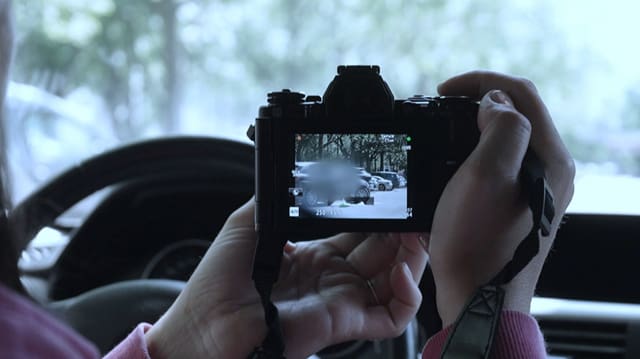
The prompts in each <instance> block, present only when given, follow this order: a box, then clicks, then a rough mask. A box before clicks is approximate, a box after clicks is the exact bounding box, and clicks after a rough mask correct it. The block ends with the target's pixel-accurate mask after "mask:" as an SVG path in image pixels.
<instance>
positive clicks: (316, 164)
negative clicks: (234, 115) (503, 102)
mask: <svg viewBox="0 0 640 359" xmlns="http://www.w3.org/2000/svg"><path fill="white" fill-rule="evenodd" d="M477 113H478V102H477V101H476V100H474V99H471V98H467V97H426V96H414V97H411V98H408V99H394V97H393V94H392V92H391V90H390V89H389V86H388V85H387V84H386V82H385V81H384V80H383V79H382V77H381V76H380V68H379V67H378V66H339V67H338V74H337V75H336V76H335V78H334V79H333V81H332V82H331V83H330V84H329V86H328V87H327V90H326V91H325V93H324V96H323V97H322V98H321V97H320V96H305V95H304V94H302V93H299V92H292V91H289V90H283V91H279V92H272V93H270V94H269V95H268V105H266V106H262V107H261V108H260V112H259V116H258V118H257V119H256V121H255V127H252V132H253V133H252V135H250V137H252V139H254V142H255V151H256V192H255V196H256V197H255V200H256V230H257V232H258V236H259V237H258V238H259V243H258V248H257V252H256V258H255V264H256V265H258V266H260V265H261V263H262V264H263V265H264V266H268V267H272V266H276V267H275V269H276V270H275V272H276V273H277V268H279V263H280V260H279V258H280V257H281V255H282V247H283V245H284V243H285V242H286V240H291V239H292V238H295V237H296V236H303V237H304V236H306V237H309V236H311V237H313V236H314V235H318V234H321V233H327V231H331V232H414V231H428V230H429V229H430V227H431V222H432V220H433V214H434V212H435V208H436V205H437V203H438V200H439V198H440V195H441V194H442V191H443V189H444V187H445V185H446V184H447V182H448V181H449V179H450V178H451V176H453V174H454V173H455V171H456V170H457V169H458V167H459V166H460V165H461V164H462V162H463V161H464V160H465V159H466V158H467V156H468V155H469V154H470V153H471V151H472V150H473V149H474V148H475V146H476V144H477V143H478V139H479V136H480V133H479V130H478V126H477ZM375 174H378V175H379V176H377V177H376V176H374V175H375ZM383 176H386V177H388V176H391V177H393V178H391V180H393V179H395V180H393V181H391V182H393V184H395V186H393V188H391V189H390V190H388V191H380V190H376V189H379V188H386V187H384V186H380V183H383V182H384V181H383V180H384V178H382V177H383ZM374 177H375V179H374V180H372V178H374ZM381 178H382V179H381ZM402 179H404V183H405V186H403V187H398V186H399V185H401V183H403V181H402ZM387 180H388V181H389V180H390V179H388V178H387ZM372 181H373V183H372ZM363 183H367V184H368V188H367V190H368V191H367V190H365V189H364V185H363ZM384 183H385V186H388V182H384ZM269 257H275V258H278V260H277V263H276V262H274V261H272V260H271V259H269ZM272 269H273V268H272ZM254 271H255V269H254Z"/></svg>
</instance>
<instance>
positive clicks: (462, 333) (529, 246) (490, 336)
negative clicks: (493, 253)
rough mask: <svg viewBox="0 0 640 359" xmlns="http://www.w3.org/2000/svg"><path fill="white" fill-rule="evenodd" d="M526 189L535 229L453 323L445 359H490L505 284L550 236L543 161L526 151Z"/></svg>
mask: <svg viewBox="0 0 640 359" xmlns="http://www.w3.org/2000/svg"><path fill="white" fill-rule="evenodd" d="M521 181H522V185H523V189H524V191H525V192H526V194H527V196H528V199H529V207H530V209H531V213H532V216H533V227H532V228H531V231H530V232H529V234H528V235H527V236H526V237H525V238H524V239H523V240H522V242H520V244H519V245H518V247H517V248H516V250H515V252H514V255H513V257H512V259H511V260H510V261H509V262H508V263H507V264H506V265H505V266H504V267H503V268H502V270H501V271H500V272H499V273H498V274H496V275H495V276H494V277H493V279H491V280H490V281H489V282H488V283H487V284H485V285H483V286H482V287H480V288H478V290H477V291H476V292H475V293H474V295H473V297H472V298H471V300H469V302H468V303H467V305H466V306H465V308H464V310H463V311H462V313H461V314H460V316H459V317H458V318H457V320H456V322H455V323H454V326H453V329H452V331H451V334H450V335H449V337H448V339H447V342H446V343H445V345H444V348H443V350H442V355H441V358H442V359H459V358H460V359H463V358H464V359H467V358H478V359H480V358H481V359H486V358H489V355H490V353H491V348H492V345H493V340H494V337H495V333H496V330H497V328H498V324H499V322H500V315H501V313H502V305H503V304H504V297H505V291H504V289H503V288H502V286H503V285H504V284H507V283H509V282H510V281H511V280H512V279H513V278H514V277H515V276H516V275H517V274H518V273H520V271H521V270H522V269H523V268H524V267H526V266H527V264H529V262H531V260H532V259H533V258H534V257H535V256H536V255H537V254H538V251H539V250H540V240H541V238H542V236H548V235H549V233H550V230H551V222H552V221H553V217H554V216H555V209H554V206H553V195H552V194H551V190H550V189H549V187H548V185H547V181H546V179H545V177H544V169H543V167H542V164H541V163H540V160H539V159H538V158H537V157H536V156H535V155H534V154H533V152H530V151H529V152H527V155H526V156H525V160H524V162H523V165H522V170H521Z"/></svg>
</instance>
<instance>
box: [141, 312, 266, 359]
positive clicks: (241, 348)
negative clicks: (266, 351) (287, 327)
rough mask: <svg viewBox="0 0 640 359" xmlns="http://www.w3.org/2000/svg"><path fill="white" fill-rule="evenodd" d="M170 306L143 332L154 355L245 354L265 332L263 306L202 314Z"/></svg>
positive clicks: (169, 358) (162, 357)
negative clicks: (214, 313) (215, 313)
mask: <svg viewBox="0 0 640 359" xmlns="http://www.w3.org/2000/svg"><path fill="white" fill-rule="evenodd" d="M183 307H184V306H181V305H175V304H174V306H172V307H171V308H170V309H169V310H168V311H167V313H165V315H163V316H162V317H161V318H160V319H159V320H158V321H157V323H156V324H154V325H153V327H152V328H151V329H149V331H147V332H146V333H145V339H146V341H147V349H148V351H149V355H150V356H151V357H152V358H153V359H173V358H242V359H244V358H246V357H247V356H249V354H250V353H251V352H252V351H253V350H254V348H256V347H258V346H259V345H260V343H261V342H262V340H263V339H264V337H265V336H266V327H265V325H264V317H263V315H262V308H261V307H259V306H248V307H244V308H238V310H236V311H234V312H229V313H227V314H225V313H219V315H202V314H203V313H193V312H191V311H190V310H181V308H183Z"/></svg>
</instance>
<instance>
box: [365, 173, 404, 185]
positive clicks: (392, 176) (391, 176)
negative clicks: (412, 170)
mask: <svg viewBox="0 0 640 359" xmlns="http://www.w3.org/2000/svg"><path fill="white" fill-rule="evenodd" d="M371 174H372V175H374V176H380V177H382V178H384V179H387V180H389V181H391V182H392V183H393V187H394V188H400V187H404V186H406V185H407V182H406V180H405V181H402V180H401V179H400V178H401V177H402V176H400V175H399V174H398V173H397V172H392V171H379V172H371Z"/></svg>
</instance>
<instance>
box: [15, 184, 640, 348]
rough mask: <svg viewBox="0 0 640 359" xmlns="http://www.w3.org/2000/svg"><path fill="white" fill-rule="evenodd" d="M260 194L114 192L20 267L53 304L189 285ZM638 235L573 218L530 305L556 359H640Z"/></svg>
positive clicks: (628, 219)
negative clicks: (121, 289) (109, 287)
mask: <svg viewBox="0 0 640 359" xmlns="http://www.w3.org/2000/svg"><path fill="white" fill-rule="evenodd" d="M251 189H252V183H250V182H247V183H246V185H245V186H244V190H236V191H234V190H230V191H224V192H220V191H219V189H218V188H213V187H208V186H207V184H206V183H200V184H199V185H195V184H193V183H190V184H189V185H188V186H185V185H183V184H181V183H178V182H175V181H171V180H167V181H161V182H156V183H154V185H153V186H149V184H148V183H145V182H144V181H143V182H132V183H127V184H126V185H119V186H117V187H114V188H112V190H111V191H110V192H109V195H108V196H105V198H104V199H103V200H102V201H100V203H99V204H98V205H97V206H96V207H95V208H94V209H93V210H92V211H91V213H90V214H89V215H88V216H87V217H86V218H85V219H84V220H83V221H82V223H81V224H80V225H78V226H75V227H74V226H71V227H59V228H55V229H54V228H47V229H45V230H42V231H41V232H40V233H39V235H38V238H37V239H36V240H35V241H34V242H33V243H32V244H31V245H30V246H29V247H28V248H27V250H25V251H24V253H23V255H22V258H21V260H20V267H21V269H22V272H23V274H24V275H23V283H24V284H25V286H26V287H27V289H28V291H29V292H30V293H31V295H32V296H33V297H34V298H35V299H36V300H38V301H40V302H43V303H46V302H48V301H55V300H62V299H65V298H70V297H73V296H75V295H78V294H81V293H84V292H86V291H89V290H91V289H94V288H97V287H100V286H103V285H106V284H109V283H115V282H119V281H124V280H131V279H149V278H165V279H176V280H182V281H186V280H188V278H189V276H190V275H191V273H192V271H193V270H194V269H195V267H196V266H197V265H198V263H199V261H200V259H201V258H202V256H203V255H204V253H205V252H206V250H207V248H208V247H209V245H210V244H211V243H212V241H213V240H214V237H215V234H216V233H217V232H218V231H219V229H220V228H221V227H222V225H223V223H224V221H225V219H226V217H227V216H228V215H229V214H230V213H231V212H232V211H233V210H234V209H235V208H237V207H238V206H240V205H241V204H242V203H244V202H245V201H246V200H248V199H249V198H250V197H251ZM637 233H640V218H638V217H634V216H610V215H585V214H574V215H569V216H568V217H567V220H566V223H565V224H564V225H563V226H562V228H561V229H560V231H559V234H558V236H557V239H556V242H555V244H554V249H553V250H552V252H551V254H550V256H549V258H548V261H547V264H546V265H545V269H544V271H543V273H542V277H541V280H540V284H539V289H538V293H537V296H536V297H535V298H534V300H533V303H532V307H531V313H532V314H533V315H534V316H535V317H536V318H537V320H538V322H539V324H540V327H541V329H542V331H543V333H544V337H545V341H546V345H547V349H548V351H549V353H550V355H551V357H553V358H576V359H577V358H604V359H607V358H637V357H640V287H639V286H638V284H637V283H638V282H637V273H640V264H639V263H640V262H639V261H638V260H637V258H636V257H637V253H640V242H639V241H637V240H636V237H635V236H634V234H637ZM425 295H426V294H425ZM417 319H418V320H417V321H416V322H415V323H413V324H412V326H413V329H412V330H411V331H410V333H411V336H412V338H411V340H412V341H411V343H410V344H409V345H413V346H414V349H415V352H416V353H419V352H420V350H421V347H422V346H423V345H424V343H425V341H426V337H425V335H424V328H423V323H422V320H421V318H420V317H418V318H417ZM363 343H364V344H363ZM373 343H375V342H370V343H369V342H359V343H355V344H354V343H352V344H351V345H350V346H346V347H343V348H340V350H338V349H336V350H334V351H333V352H332V353H333V354H330V355H328V354H325V355H324V356H323V355H321V353H320V354H319V355H318V357H319V358H341V357H344V358H353V357H355V358H358V357H363V358H364V357H375V356H372V354H371V352H367V351H363V350H364V349H362V348H364V347H367V346H368V348H369V349H367V350H370V351H371V350H374V351H375V350H378V353H379V354H380V353H386V354H380V356H379V357H384V355H387V356H388V355H389V353H393V349H384V348H381V347H377V349H376V347H375V345H374V344H373ZM358 345H359V346H358ZM357 348H360V349H357ZM336 353H337V354H336ZM340 353H342V354H340ZM345 353H347V354H345ZM354 353H356V354H354ZM357 353H361V354H357ZM362 353H369V354H362ZM392 355H393V356H394V357H397V356H395V354H392Z"/></svg>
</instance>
